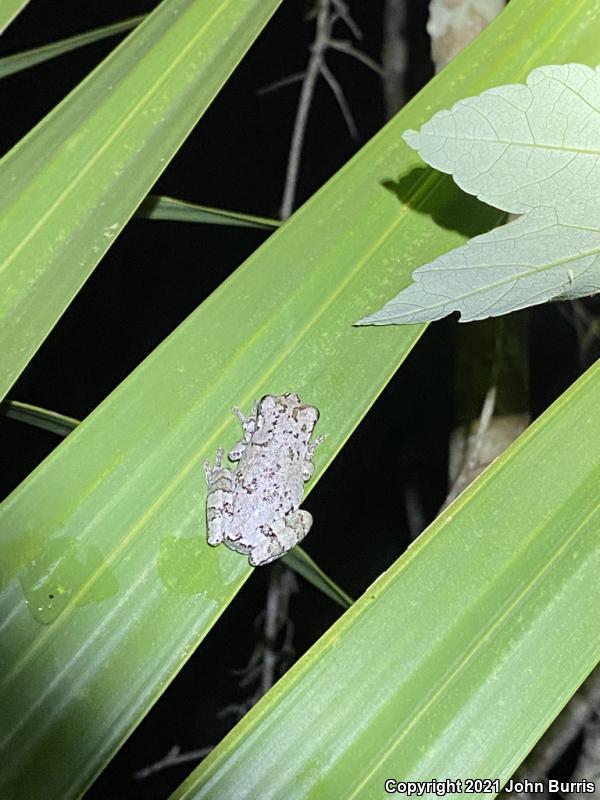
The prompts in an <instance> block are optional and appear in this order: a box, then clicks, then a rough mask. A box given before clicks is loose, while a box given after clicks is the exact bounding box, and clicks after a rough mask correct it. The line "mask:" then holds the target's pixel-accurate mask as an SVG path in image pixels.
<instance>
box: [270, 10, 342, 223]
mask: <svg viewBox="0 0 600 800" xmlns="http://www.w3.org/2000/svg"><path fill="white" fill-rule="evenodd" d="M316 12H317V24H316V32H315V40H314V42H313V45H312V47H311V54H310V59H309V61H308V67H307V68H306V73H305V75H304V80H303V81H302V89H301V91H300V99H299V101H298V109H297V111H296V119H295V121H294V130H293V133H292V141H291V143H290V153H289V157H288V164H287V171H286V176H285V186H284V189H283V199H282V201H281V209H280V216H281V219H287V218H288V217H289V215H290V214H291V213H292V209H293V207H294V198H295V195H296V186H297V184H298V170H299V167H300V158H301V156H302V147H303V145H304V132H305V130H306V121H307V119H308V112H309V111H310V106H311V103H312V98H313V95H314V92H315V86H316V84H317V79H318V77H319V72H320V71H321V64H322V63H323V58H324V54H325V49H326V48H327V43H328V40H329V31H330V17H329V15H330V8H329V0H318V3H317V6H316Z"/></svg>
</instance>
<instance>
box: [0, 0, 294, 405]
mask: <svg viewBox="0 0 600 800" xmlns="http://www.w3.org/2000/svg"><path fill="white" fill-rule="evenodd" d="M279 2H280V0H269V1H268V2H267V3H260V2H258V0H236V2H233V0H205V1H204V2H201V0H164V2H163V3H162V4H161V5H160V6H159V7H158V8H157V9H156V10H155V11H154V12H153V13H152V14H151V15H150V16H149V17H148V18H147V19H146V20H145V21H144V22H143V23H142V24H141V25H140V26H139V27H138V28H137V29H136V30H135V31H134V32H133V33H132V34H131V35H130V36H129V37H128V38H127V39H126V40H125V41H124V42H123V43H122V44H121V45H120V46H119V47H118V48H116V50H114V51H113V52H112V53H111V54H110V56H109V57H108V58H107V59H106V60H105V61H104V62H103V63H102V64H101V65H100V66H99V67H98V68H97V69H96V70H95V71H94V72H93V73H92V74H91V75H90V76H89V77H88V78H87V79H86V80H85V81H84V82H83V83H82V84H80V86H79V87H77V88H76V89H75V90H74V91H73V92H72V93H71V95H69V96H68V97H67V98H66V99H65V100H64V101H63V102H62V103H61V104H60V105H59V106H58V107H57V108H56V109H54V111H52V112H51V113H50V114H49V115H48V116H47V117H46V118H45V119H44V120H43V121H42V122H41V123H40V124H39V125H38V126H37V127H36V128H35V129H34V130H33V131H31V133H30V134H29V135H28V136H27V137H25V139H23V140H22V141H21V142H20V143H19V144H18V145H17V146H16V147H15V148H14V149H13V150H12V151H11V152H10V153H8V154H7V155H6V156H5V157H4V159H3V160H2V161H1V162H0V350H1V351H2V353H3V365H2V366H3V368H2V372H1V373H0V397H2V396H4V394H5V393H6V392H7V391H8V389H9V388H10V386H11V385H12V384H13V382H14V381H15V380H16V378H17V377H18V375H19V374H20V372H21V371H22V369H23V368H24V367H25V365H26V364H27V362H28V361H29V359H30V358H31V356H32V355H33V353H35V351H36V350H37V348H38V347H39V345H40V344H41V342H42V341H43V339H44V337H45V336H46V335H47V334H48V332H49V331H50V330H51V328H52V326H53V325H54V324H55V323H56V321H57V319H58V318H59V317H60V315H61V314H62V312H63V311H64V309H65V308H66V306H67V305H68V303H69V302H70V301H71V299H72V298H73V296H74V295H75V294H76V292H77V291H78V290H79V288H80V287H81V286H82V284H83V283H84V281H85V279H86V278H87V277H88V275H89V274H90V273H91V271H92V270H93V268H94V267H95V266H96V264H97V263H98V262H99V260H100V259H101V257H102V255H103V254H104V253H105V252H106V250H107V249H108V248H109V247H110V245H111V244H112V242H113V241H114V240H115V238H116V236H117V235H118V234H119V232H120V231H121V230H122V228H123V226H124V225H125V223H126V222H127V221H128V219H129V218H130V217H131V215H132V214H133V213H134V211H135V209H136V208H137V207H138V205H139V203H140V202H141V200H142V199H143V197H144V196H145V195H146V194H147V192H148V189H149V188H150V187H151V186H152V184H153V183H154V182H155V181H156V179H157V177H158V176H159V175H160V173H161V172H162V171H163V169H164V168H165V167H166V165H167V164H168V162H169V160H170V159H171V158H172V157H173V155H174V154H175V152H176V151H177V149H178V148H179V146H180V145H181V143H182V142H183V140H184V139H185V137H186V136H187V134H188V133H189V131H190V130H191V128H192V127H193V125H194V124H195V123H196V122H197V120H198V118H199V117H200V115H201V114H202V112H203V111H204V110H205V109H206V108H207V107H208V105H209V104H210V103H211V101H212V99H213V98H214V96H215V94H216V93H217V91H218V90H219V89H220V87H221V86H222V85H223V83H224V82H225V80H226V79H227V78H228V77H229V75H230V73H231V72H232V70H233V69H234V67H235V66H236V64H237V63H238V62H239V60H240V59H241V57H242V56H243V55H244V53H245V52H246V50H247V49H248V47H249V46H250V44H251V43H252V41H253V40H254V38H255V37H256V36H257V35H258V33H259V32H260V30H261V29H262V27H263V25H264V24H265V23H266V21H267V20H268V18H269V16H270V15H271V14H272V13H273V11H274V10H275V8H276V7H277V6H278V5H279Z"/></svg>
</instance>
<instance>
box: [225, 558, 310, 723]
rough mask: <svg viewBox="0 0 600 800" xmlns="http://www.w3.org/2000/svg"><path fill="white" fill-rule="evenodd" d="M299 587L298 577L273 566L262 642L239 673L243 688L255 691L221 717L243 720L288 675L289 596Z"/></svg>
mask: <svg viewBox="0 0 600 800" xmlns="http://www.w3.org/2000/svg"><path fill="white" fill-rule="evenodd" d="M297 587H298V584H297V582H296V578H295V576H294V574H293V573H292V572H291V571H290V570H289V569H285V568H284V567H281V566H280V565H274V566H273V567H272V569H271V575H270V579H269V588H268V590H267V599H266V603H265V608H264V611H263V612H262V613H261V615H260V618H261V619H262V627H263V634H262V637H261V641H260V642H258V643H257V645H256V647H255V648H254V650H253V652H252V655H251V656H250V660H249V661H248V664H247V665H246V667H245V668H244V669H243V670H241V671H240V672H239V673H238V674H241V675H242V678H241V680H240V686H241V687H242V688H245V687H248V686H252V685H255V686H256V690H255V691H254V692H253V693H252V694H251V696H250V697H248V699H247V700H245V701H244V702H243V703H233V704H231V705H229V706H227V708H225V709H223V711H222V712H221V714H222V715H223V714H232V715H233V716H235V717H238V718H241V717H243V716H244V714H245V713H246V712H247V711H249V710H250V709H251V708H252V706H253V705H254V704H255V703H257V702H258V700H260V698H261V697H262V696H263V694H266V693H267V692H268V691H269V689H270V688H271V686H273V684H274V683H275V681H277V680H278V679H279V678H280V677H281V675H282V674H283V673H284V672H285V670H286V668H287V666H288V663H289V661H290V656H291V654H292V653H293V647H292V639H293V630H294V627H293V625H292V622H291V620H290V619H289V616H288V610H289V603H290V597H291V595H292V594H293V593H294V592H295V591H296V590H297ZM282 638H283V642H282V641H281V639H282Z"/></svg>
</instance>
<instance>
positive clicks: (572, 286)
mask: <svg viewBox="0 0 600 800" xmlns="http://www.w3.org/2000/svg"><path fill="white" fill-rule="evenodd" d="M599 69H600V68H597V69H596V70H593V69H590V68H589V67H586V66H585V65H583V64H566V65H564V66H549V67H540V68H539V69H534V70H533V72H531V74H530V75H529V77H528V78H527V85H526V86H523V85H520V84H515V85H510V86H500V87H497V88H495V89H489V90H488V91H486V92H483V94H481V95H479V96H478V97H470V98H467V99H466V100H461V101H460V102H458V103H456V104H455V105H454V106H453V107H452V109H451V110H450V111H440V112H438V113H437V114H434V116H433V117H432V118H431V120H430V121H429V122H427V123H426V124H425V125H423V126H422V128H421V129H420V131H419V132H418V133H417V132H416V131H407V132H406V133H405V134H404V138H405V139H406V141H407V142H408V144H410V146H411V147H414V148H415V149H416V150H418V151H419V153H420V155H421V157H422V158H423V159H424V160H425V161H427V163H428V164H431V165H432V166H434V167H436V168H437V169H440V170H442V171H443V172H449V173H451V174H452V176H453V178H454V180H455V181H456V183H457V184H458V185H459V186H460V187H462V188H463V189H465V190H466V191H468V192H470V193H472V194H476V195H477V196H478V197H479V198H480V199H482V200H485V201H486V202H488V203H491V204H493V205H495V206H497V207H498V208H502V209H505V210H506V211H511V212H515V213H519V212H527V213H525V216H524V217H523V218H521V219H520V220H518V221H516V222H513V223H512V224H510V225H505V226H504V228H502V229H500V230H496V231H492V232H491V233H488V234H485V235H484V236H479V237H476V238H475V239H473V240H472V241H471V242H469V243H468V244H467V245H466V246H465V247H462V248H459V249H458V250H454V251H452V252H450V253H446V254H445V255H443V256H441V257H439V258H437V259H435V260H434V261H432V262H431V263H429V264H425V265H424V266H422V267H420V268H419V269H417V270H415V272H414V273H413V279H414V281H415V282H414V283H413V284H412V285H411V286H409V287H408V288H406V289H404V290H403V291H401V292H400V293H399V294H398V295H396V297H394V298H393V299H392V300H390V301H389V302H388V303H386V304H385V306H384V307H383V308H382V309H381V310H379V311H376V312H375V313H373V314H370V315H368V316H366V317H363V318H362V319H361V320H359V321H358V323H357V324H358V325H390V324H402V323H411V322H424V321H431V320H434V319H439V318H440V317H444V316H446V314H449V313H451V312H452V311H460V312H461V320H462V321H463V322H468V321H470V320H475V319H485V318H486V317H489V316H497V315H499V314H506V313H508V312H509V311H516V310H517V309H520V308H526V307H527V306H531V305H536V304H538V303H544V302H547V301H548V300H557V299H567V298H575V297H582V296H585V295H589V294H594V293H595V292H597V291H598V290H600V266H599V263H598V248H599V246H600V188H599V186H600V71H599ZM549 110H551V111H549Z"/></svg>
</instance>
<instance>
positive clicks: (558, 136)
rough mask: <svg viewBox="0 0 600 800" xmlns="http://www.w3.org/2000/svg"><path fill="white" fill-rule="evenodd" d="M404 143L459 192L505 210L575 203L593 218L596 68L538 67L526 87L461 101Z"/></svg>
mask: <svg viewBox="0 0 600 800" xmlns="http://www.w3.org/2000/svg"><path fill="white" fill-rule="evenodd" d="M404 138H405V139H406V141H407V142H408V144H409V145H410V146H411V147H414V148H415V150H418V151H419V154H420V155H421V158H423V160H424V161H426V162H427V163H428V164H430V165H431V166H432V167H435V168H436V169H439V170H441V171H442V172H448V173H450V174H452V175H453V176H454V180H455V181H456V182H457V183H458V185H459V186H460V187H461V188H463V189H464V190H465V191H467V192H470V193H471V194H476V195H477V196H478V197H479V198H480V199H481V200H484V201H485V202H486V203H490V204H491V205H493V206H497V207H498V208H503V209H504V210H505V211H510V212H512V213H514V214H522V213H524V212H525V211H530V210H531V209H533V208H537V207H538V206H551V207H553V208H555V207H557V206H559V205H566V206H568V207H570V206H572V205H573V204H574V203H578V202H579V203H581V204H582V205H584V204H587V207H588V208H590V203H595V213H596V216H597V215H598V209H599V208H600V188H599V182H598V176H599V175H600V72H599V68H596V69H595V70H594V69H592V68H590V67H587V66H585V65H584V64H564V65H562V66H544V67H539V68H538V69H534V70H533V72H531V73H530V75H529V76H528V77H527V84H526V85H522V84H514V85H510V86H497V87H495V88H493V89H488V90H487V91H485V92H483V93H482V94H481V95H479V96H478V97H468V98H467V99H465V100H460V101H459V102H458V103H456V104H455V105H454V106H453V107H452V109H451V110H450V111H439V112H438V113H437V114H435V115H434V116H433V117H432V118H431V119H430V120H429V122H427V123H425V125H423V126H422V128H421V129H420V130H419V131H418V132H417V131H412V130H411V131H407V132H406V133H405V134H404ZM591 210H592V209H591V208H590V211H591Z"/></svg>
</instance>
